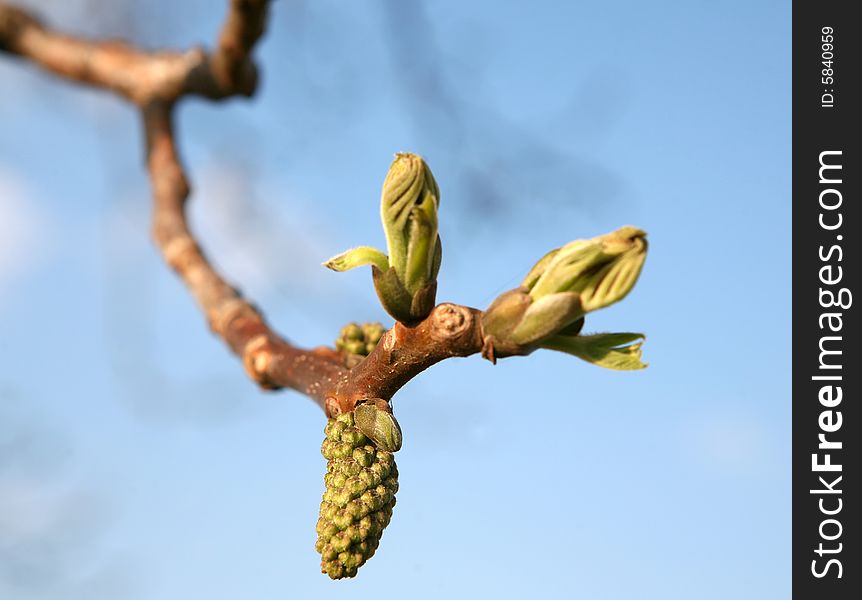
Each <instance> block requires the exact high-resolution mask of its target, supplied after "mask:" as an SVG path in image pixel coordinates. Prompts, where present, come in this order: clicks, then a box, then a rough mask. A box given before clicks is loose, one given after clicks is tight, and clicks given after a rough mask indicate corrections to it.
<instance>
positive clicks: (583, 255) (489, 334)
mask: <svg viewBox="0 0 862 600" xmlns="http://www.w3.org/2000/svg"><path fill="white" fill-rule="evenodd" d="M645 238H646V233H645V232H644V231H642V230H640V229H637V228H635V227H622V228H621V229H618V230H617V231H614V232H612V233H608V234H606V235H602V236H598V237H595V238H593V239H590V240H576V241H574V242H570V243H568V244H566V245H565V246H563V247H561V248H557V249H555V250H551V251H550V252H548V253H547V254H545V256H543V257H542V258H541V259H540V260H539V261H538V262H537V263H536V264H535V265H534V266H533V268H532V269H530V272H529V273H528V274H527V276H526V277H525V278H524V281H523V282H522V284H521V287H519V288H516V289H514V290H510V291H508V292H506V293H504V294H501V295H500V296H498V297H497V299H496V300H494V302H493V303H492V304H491V306H489V307H488V309H487V310H486V311H485V312H484V314H483V317H482V325H483V329H484V333H485V349H483V355H485V356H486V357H487V358H490V359H491V360H494V358H495V357H496V356H507V355H511V354H518V353H524V352H529V351H531V350H532V349H534V348H535V347H537V346H542V347H550V346H546V342H548V343H551V344H552V345H554V346H555V347H556V346H560V345H563V346H566V347H569V346H571V347H572V348H574V350H573V351H572V352H571V353H572V354H575V355H578V356H580V355H582V354H584V353H585V352H592V354H590V356H591V357H592V359H591V362H595V363H596V364H601V365H602V366H605V364H614V365H626V366H622V367H620V366H609V367H608V368H636V367H633V366H631V365H634V364H635V362H632V361H631V358H632V357H633V356H634V354H633V353H634V352H635V351H637V350H638V349H639V347H640V346H639V345H638V346H636V347H634V346H632V347H631V349H630V350H623V349H620V348H614V347H610V348H605V347H604V346H603V345H602V344H606V343H608V342H607V339H605V338H601V339H591V340H587V341H585V342H582V338H581V337H579V336H577V334H578V333H579V332H580V330H581V328H582V327H583V323H584V318H583V317H584V315H585V314H586V313H588V312H591V311H594V310H597V309H599V308H603V307H605V306H608V305H610V304H613V303H614V302H618V301H620V300H622V299H623V298H624V297H625V296H626V295H627V294H628V293H629V292H630V291H631V289H632V288H633V287H634V285H635V282H636V281H637V278H638V276H639V274H640V271H641V268H642V267H643V263H644V260H645V258H646V250H647V243H646V239H645ZM557 338H560V340H558V339H557ZM551 339H553V340H555V341H554V342H549V340H551ZM570 339H576V340H577V341H575V342H573V343H570V342H569V340H570ZM613 339H618V338H613ZM596 344H598V345H596ZM564 351H566V350H564ZM578 353H580V354H578ZM596 353H598V354H601V356H600V357H599V356H598V355H597V354H596ZM623 356H624V357H625V358H622V357H623ZM638 356H639V355H638ZM635 358H636V357H635ZM618 359H619V360H618ZM585 360H586V359H585ZM603 363H605V364H603ZM637 364H640V363H639V362H638V363H637Z"/></svg>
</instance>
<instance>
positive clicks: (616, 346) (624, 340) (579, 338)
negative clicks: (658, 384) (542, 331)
mask: <svg viewBox="0 0 862 600" xmlns="http://www.w3.org/2000/svg"><path fill="white" fill-rule="evenodd" d="M645 340H646V336H645V335H644V334H642V333H593V334H590V335H575V336H568V335H556V336H552V337H550V338H548V339H547V340H545V341H544V342H542V344H541V347H542V348H547V349H549V350H558V351H560V352H565V353H567V354H571V355H572V356H577V357H578V358H580V359H582V360H585V361H587V362H588V363H592V364H594V365H597V366H599V367H604V368H605V369H614V370H617V371H635V370H638V369H645V368H646V367H647V366H648V365H647V363H644V362H642V361H641V352H642V346H643V342H644V341H645Z"/></svg>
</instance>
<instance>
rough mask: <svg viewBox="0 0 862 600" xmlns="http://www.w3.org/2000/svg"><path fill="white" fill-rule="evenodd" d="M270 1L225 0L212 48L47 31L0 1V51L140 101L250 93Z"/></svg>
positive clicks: (253, 86) (255, 73)
mask: <svg viewBox="0 0 862 600" xmlns="http://www.w3.org/2000/svg"><path fill="white" fill-rule="evenodd" d="M268 4H269V0H231V2H230V10H229V11H228V17H227V20H226V22H225V26H224V28H223V29H222V32H221V35H220V36H219V43H218V47H217V49H216V50H215V52H213V53H212V54H208V53H206V52H205V51H204V50H202V49H201V48H193V49H191V50H187V51H185V52H176V51H161V52H144V51H142V50H139V49H137V48H134V47H132V46H130V45H128V44H126V43H124V42H121V41H94V40H86V39H81V38H76V37H72V36H68V35H64V34H62V33H58V32H56V31H53V30H52V29H50V28H48V27H46V26H45V25H43V24H42V23H41V22H40V21H39V20H38V19H37V18H36V17H34V16H33V15H31V14H29V13H27V12H25V11H23V10H21V9H20V8H17V7H15V6H10V5H8V4H6V3H0V50H2V51H5V52H8V53H10V54H14V55H18V56H20V57H22V58H26V59H28V60H30V61H31V62H33V63H35V64H37V65H39V66H40V67H42V68H43V69H45V70H46V71H48V72H50V73H53V74H54V75H58V76H60V77H63V78H65V79H69V80H71V81H74V82H77V83H82V84H85V85H90V86H93V87H97V88H102V89H105V90H109V91H112V92H114V93H115V94H118V95H119V96H121V97H123V98H125V99H127V100H129V101H131V102H133V103H134V104H137V105H138V106H140V107H144V106H146V105H148V104H150V103H151V102H154V101H157V100H161V101H166V102H174V101H176V100H178V99H179V98H181V97H182V96H186V95H197V96H202V97H205V98H209V99H212V100H220V99H223V98H227V97H229V96H233V95H238V94H239V95H243V96H251V95H252V94H253V93H254V91H255V88H256V86H257V69H256V67H255V65H254V63H253V62H252V60H251V57H250V52H251V50H252V48H253V47H254V44H255V42H257V40H258V39H259V38H260V36H261V35H262V34H263V31H264V23H265V21H266V13H267V7H268Z"/></svg>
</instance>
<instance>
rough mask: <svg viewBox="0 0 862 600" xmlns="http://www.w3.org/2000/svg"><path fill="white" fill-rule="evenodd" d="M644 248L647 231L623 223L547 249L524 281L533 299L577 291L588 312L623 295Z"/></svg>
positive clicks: (636, 272) (631, 282)
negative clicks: (589, 236) (594, 235)
mask: <svg viewBox="0 0 862 600" xmlns="http://www.w3.org/2000/svg"><path fill="white" fill-rule="evenodd" d="M646 251H647V243H646V233H645V232H644V231H643V230H641V229H637V228H635V227H628V226H627V227H622V228H620V229H618V230H617V231H614V232H611V233H608V234H605V235H602V236H598V237H595V238H593V239H591V240H576V241H574V242H571V243H569V244H566V245H565V246H563V247H562V248H560V249H559V250H557V251H556V252H554V253H552V254H551V253H549V254H548V255H546V256H545V257H544V258H543V259H542V260H540V261H539V262H538V263H537V264H536V266H535V267H533V269H532V270H531V271H530V273H529V274H528V275H527V279H525V281H524V285H525V287H527V288H529V290H530V296H531V297H532V298H533V299H534V300H538V299H539V298H542V297H543V296H547V295H549V294H555V293H559V292H577V293H579V294H580V295H581V302H582V304H583V308H584V312H585V313H586V312H591V311H594V310H597V309H599V308H603V307H605V306H608V305H610V304H613V303H614V302H619V301H620V300H622V299H623V298H625V296H626V295H627V294H628V293H629V292H630V291H631V289H632V288H633V287H634V284H635V282H636V281H637V278H638V275H640V271H641V267H642V266H643V263H644V260H645V259H646Z"/></svg>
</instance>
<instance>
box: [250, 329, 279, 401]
mask: <svg viewBox="0 0 862 600" xmlns="http://www.w3.org/2000/svg"><path fill="white" fill-rule="evenodd" d="M242 354H243V356H242V364H243V367H244V368H245V372H246V374H248V376H249V377H250V378H251V379H252V380H253V381H255V382H257V384H258V385H259V386H260V387H262V388H263V389H265V390H277V389H280V388H281V386H280V385H278V384H277V383H275V382H274V381H273V380H272V379H271V378H270V376H269V373H268V371H269V367H270V365H271V364H272V355H273V351H272V346H271V344H270V339H269V336H267V335H266V334H260V335H258V336H256V337H254V338H252V339H251V340H249V342H248V343H247V344H246V345H245V349H244V351H243V353H242Z"/></svg>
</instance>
